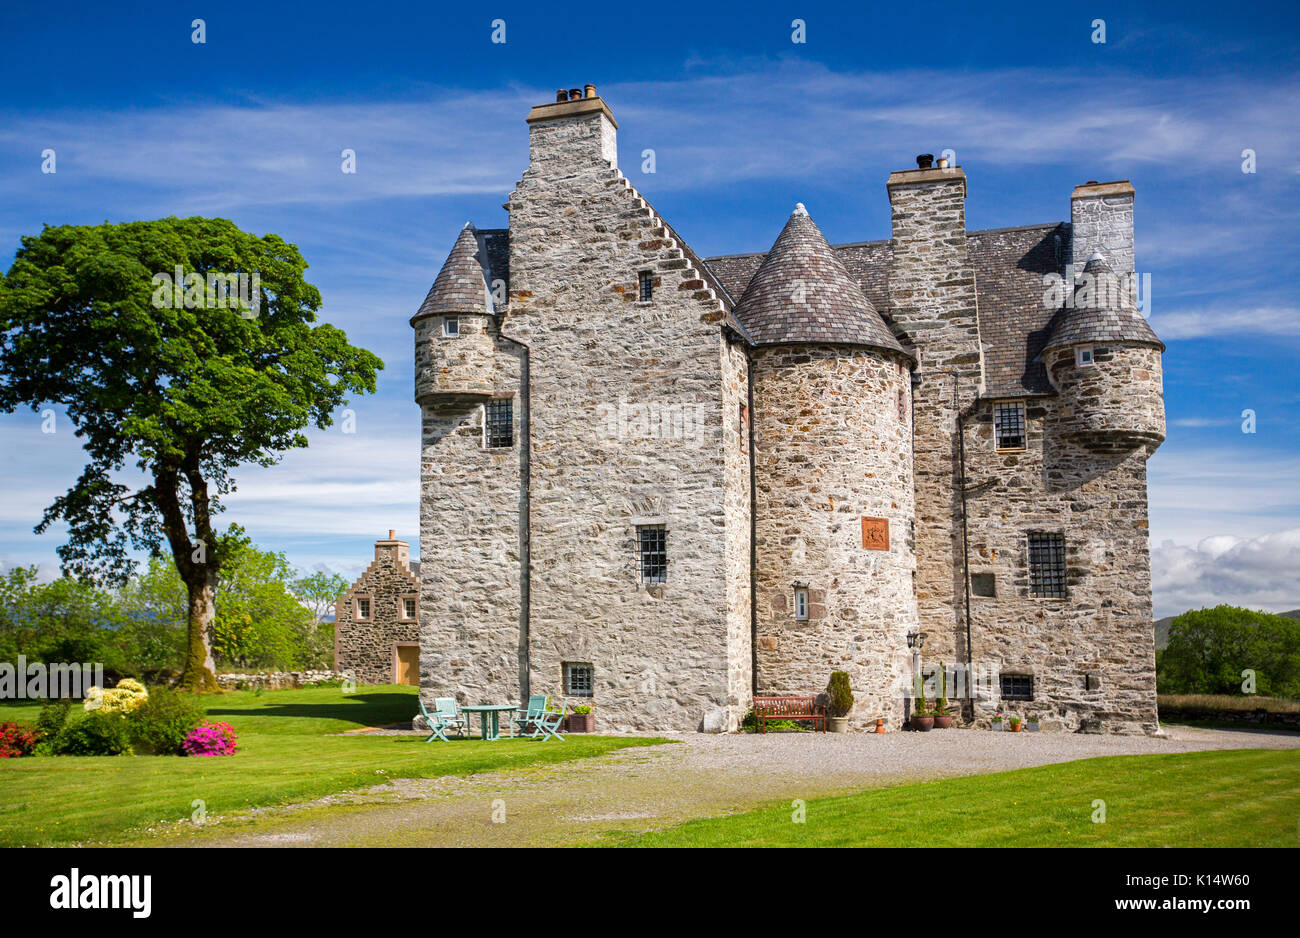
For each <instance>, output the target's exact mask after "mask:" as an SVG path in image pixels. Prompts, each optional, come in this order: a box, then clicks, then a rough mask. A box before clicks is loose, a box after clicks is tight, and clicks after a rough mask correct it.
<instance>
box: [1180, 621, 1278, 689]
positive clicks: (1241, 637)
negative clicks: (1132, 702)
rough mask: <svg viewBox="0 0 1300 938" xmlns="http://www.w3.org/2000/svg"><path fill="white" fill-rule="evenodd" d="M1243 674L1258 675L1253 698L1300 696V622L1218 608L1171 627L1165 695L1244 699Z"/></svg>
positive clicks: (1255, 676) (1244, 679) (1255, 679)
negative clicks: (1223, 695) (1229, 696)
mask: <svg viewBox="0 0 1300 938" xmlns="http://www.w3.org/2000/svg"><path fill="white" fill-rule="evenodd" d="M1243 671H1250V672H1253V674H1254V693H1257V694H1260V695H1262V696H1270V697H1297V696H1300V622H1297V621H1296V620H1295V619H1289V618H1287V617H1286V616H1278V615H1273V614H1272V613H1268V612H1257V611H1255V610H1254V609H1241V608H1238V607H1236V606H1215V607H1214V608H1213V609H1197V610H1194V611H1191V612H1185V613H1183V614H1182V615H1181V616H1179V617H1178V618H1176V619H1174V621H1173V622H1171V623H1169V644H1168V645H1167V646H1165V650H1164V651H1162V652H1160V654H1159V657H1158V661H1157V681H1158V684H1159V688H1160V692H1161V693H1162V694H1241V693H1242V692H1243V691H1242V684H1243V683H1244V682H1245V681H1246V678H1245V677H1243V674H1242V672H1243Z"/></svg>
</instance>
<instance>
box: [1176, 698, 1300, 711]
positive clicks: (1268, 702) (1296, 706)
mask: <svg viewBox="0 0 1300 938" xmlns="http://www.w3.org/2000/svg"><path fill="white" fill-rule="evenodd" d="M1156 704H1157V706H1159V707H1168V708H1170V709H1172V710H1240V711H1243V712H1245V713H1253V712H1254V711H1256V710H1265V711H1267V712H1269V713H1300V700H1293V699H1291V698H1289V697H1253V696H1246V695H1237V694H1160V695H1159V696H1157V697H1156Z"/></svg>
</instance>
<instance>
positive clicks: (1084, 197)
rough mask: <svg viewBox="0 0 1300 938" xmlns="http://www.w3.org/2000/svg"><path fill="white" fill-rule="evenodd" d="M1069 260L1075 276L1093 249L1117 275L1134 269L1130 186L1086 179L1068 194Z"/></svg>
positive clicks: (1131, 187)
mask: <svg viewBox="0 0 1300 938" xmlns="http://www.w3.org/2000/svg"><path fill="white" fill-rule="evenodd" d="M1070 231H1071V233H1072V241H1073V250H1072V251H1071V263H1072V264H1073V265H1074V274H1075V276H1076V277H1078V276H1079V274H1081V273H1082V272H1083V268H1084V266H1085V265H1086V264H1087V263H1088V259H1089V258H1090V257H1092V255H1093V254H1094V253H1098V254H1101V256H1102V257H1104V258H1105V259H1106V263H1107V264H1109V265H1110V269H1111V270H1113V271H1114V272H1115V274H1116V276H1118V277H1120V278H1128V277H1130V276H1131V275H1132V273H1133V186H1132V185H1131V184H1130V183H1129V181H1128V180H1127V179H1120V180H1118V181H1116V182H1096V181H1095V180H1089V181H1088V182H1086V183H1084V184H1083V185H1082V186H1075V187H1074V193H1073V194H1072V195H1071V196H1070Z"/></svg>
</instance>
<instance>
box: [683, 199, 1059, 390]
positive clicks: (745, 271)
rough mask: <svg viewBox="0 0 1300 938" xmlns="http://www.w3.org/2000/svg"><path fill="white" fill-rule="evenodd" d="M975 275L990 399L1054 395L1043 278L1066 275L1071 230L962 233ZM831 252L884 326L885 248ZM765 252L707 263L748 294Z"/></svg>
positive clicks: (858, 245)
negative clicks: (1045, 356)
mask: <svg viewBox="0 0 1300 938" xmlns="http://www.w3.org/2000/svg"><path fill="white" fill-rule="evenodd" d="M966 237H967V245H968V249H969V251H970V260H971V266H972V267H973V268H974V270H975V292H976V301H977V303H978V305H979V317H980V337H981V339H982V340H983V342H984V374H985V383H986V390H985V394H986V396H988V397H1023V396H1027V395H1042V394H1052V393H1054V392H1053V390H1052V386H1051V385H1050V384H1049V383H1048V380H1047V372H1046V369H1045V368H1044V367H1043V362H1042V354H1041V353H1042V351H1043V348H1044V346H1045V345H1046V344H1047V338H1048V335H1049V332H1050V330H1051V327H1052V323H1053V318H1054V317H1055V316H1056V314H1057V312H1058V307H1057V306H1055V305H1050V306H1049V305H1045V304H1044V302H1043V294H1044V289H1045V288H1044V283H1043V277H1044V275H1046V274H1049V273H1056V274H1057V275H1058V276H1062V277H1063V276H1064V275H1065V264H1066V262H1067V260H1068V259H1069V257H1070V251H1071V241H1070V226H1069V225H1068V224H1060V223H1056V224H1046V225H1026V226H1022V227H1016V228H993V229H989V230H986V231H971V232H968V233H967V236H966ZM834 251H835V253H836V255H837V256H838V257H839V259H840V260H841V261H842V262H843V264H844V267H845V268H846V269H847V270H848V272H849V274H850V275H851V276H852V277H853V279H854V280H855V281H857V283H858V285H859V286H860V287H861V288H862V292H863V293H865V294H866V295H867V298H868V299H869V300H870V301H871V303H872V305H873V306H874V307H875V308H876V309H877V310H881V311H883V313H882V316H883V319H884V321H886V322H888V321H889V316H888V309H889V265H890V261H891V260H892V255H893V251H892V249H891V247H890V242H889V241H887V240H885V241H859V242H854V243H851V244H837V245H835V246H834ZM764 256H765V255H763V254H733V255H729V256H725V257H710V258H708V259H707V262H708V264H709V266H710V267H711V268H712V269H713V271H714V273H715V274H717V275H718V277H719V279H721V280H722V282H723V283H724V284H726V286H727V289H728V290H730V291H731V292H732V294H733V295H736V294H741V293H743V292H744V291H745V289H746V287H747V286H748V284H749V281H750V279H751V278H752V277H753V275H754V274H755V272H756V271H757V270H758V268H759V265H760V264H762V262H763V258H764Z"/></svg>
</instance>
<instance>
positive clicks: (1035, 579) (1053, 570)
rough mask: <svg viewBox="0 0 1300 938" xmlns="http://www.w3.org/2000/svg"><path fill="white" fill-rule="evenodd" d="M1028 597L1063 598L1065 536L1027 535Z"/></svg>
mask: <svg viewBox="0 0 1300 938" xmlns="http://www.w3.org/2000/svg"><path fill="white" fill-rule="evenodd" d="M1029 595H1030V596H1032V597H1033V598H1035V599H1064V598H1065V535H1064V534H1046V533H1037V532H1035V533H1031V534H1030V535H1029Z"/></svg>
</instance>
